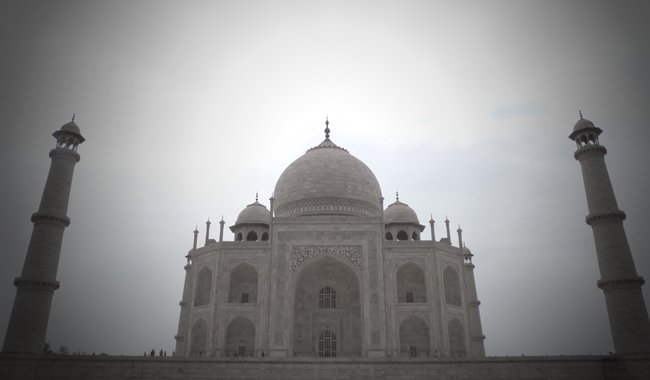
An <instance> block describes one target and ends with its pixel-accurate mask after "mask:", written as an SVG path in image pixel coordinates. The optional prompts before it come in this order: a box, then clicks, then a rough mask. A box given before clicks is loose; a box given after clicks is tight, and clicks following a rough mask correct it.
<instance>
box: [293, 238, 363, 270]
mask: <svg viewBox="0 0 650 380" xmlns="http://www.w3.org/2000/svg"><path fill="white" fill-rule="evenodd" d="M323 256H332V257H336V258H339V259H342V260H344V261H346V262H347V263H349V264H350V265H351V266H352V267H353V268H354V269H355V270H356V271H357V272H362V271H363V264H362V261H361V260H362V257H361V246H360V245H339V246H313V245H312V246H298V247H293V248H292V249H291V270H292V271H294V272H295V271H296V270H297V269H299V268H300V267H301V266H303V265H304V264H306V263H309V262H310V261H313V260H314V259H317V258H319V257H323Z"/></svg>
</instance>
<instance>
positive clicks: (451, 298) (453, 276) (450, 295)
mask: <svg viewBox="0 0 650 380" xmlns="http://www.w3.org/2000/svg"><path fill="white" fill-rule="evenodd" d="M442 277H443V281H444V286H445V302H446V303H447V304H449V305H454V306H462V295H461V290H460V277H458V272H456V270H455V269H454V268H452V267H451V266H448V267H447V268H445V270H444V272H443V275H442Z"/></svg>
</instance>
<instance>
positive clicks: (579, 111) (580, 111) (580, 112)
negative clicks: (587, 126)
mask: <svg viewBox="0 0 650 380" xmlns="http://www.w3.org/2000/svg"><path fill="white" fill-rule="evenodd" d="M578 113H579V114H580V118H581V119H582V110H578Z"/></svg>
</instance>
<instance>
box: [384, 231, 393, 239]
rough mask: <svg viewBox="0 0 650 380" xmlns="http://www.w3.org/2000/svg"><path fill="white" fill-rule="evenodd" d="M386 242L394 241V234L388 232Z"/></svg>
mask: <svg viewBox="0 0 650 380" xmlns="http://www.w3.org/2000/svg"><path fill="white" fill-rule="evenodd" d="M385 236H386V240H393V234H392V233H390V231H386V235H385Z"/></svg>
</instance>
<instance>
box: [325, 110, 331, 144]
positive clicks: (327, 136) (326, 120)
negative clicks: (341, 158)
mask: <svg viewBox="0 0 650 380" xmlns="http://www.w3.org/2000/svg"><path fill="white" fill-rule="evenodd" d="M325 138H326V139H329V138H330V120H329V117H328V116H325Z"/></svg>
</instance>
